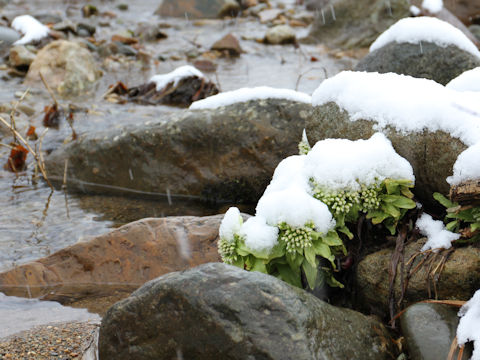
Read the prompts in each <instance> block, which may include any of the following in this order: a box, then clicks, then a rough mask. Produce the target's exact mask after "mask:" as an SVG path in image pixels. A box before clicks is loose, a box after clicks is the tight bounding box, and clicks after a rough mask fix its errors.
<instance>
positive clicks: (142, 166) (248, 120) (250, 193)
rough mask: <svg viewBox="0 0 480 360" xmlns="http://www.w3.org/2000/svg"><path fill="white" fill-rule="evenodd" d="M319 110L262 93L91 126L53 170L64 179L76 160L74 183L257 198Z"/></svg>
mask: <svg viewBox="0 0 480 360" xmlns="http://www.w3.org/2000/svg"><path fill="white" fill-rule="evenodd" d="M311 111H312V106H311V105H310V104H304V103H297V102H292V101H287V100H258V101H250V102H247V103H237V104H234V105H231V106H226V107H222V108H218V109H213V110H190V111H185V112H182V113H177V114H172V115H171V117H170V118H169V119H158V120H156V121H150V122H147V123H140V124H138V125H135V126H130V127H126V128H123V129H119V130H108V131H102V132H97V133H88V134H85V135H83V136H80V137H79V139H78V140H76V141H73V142H71V143H70V144H67V145H65V146H62V147H61V148H59V149H57V150H56V151H54V152H53V153H52V154H50V155H49V156H48V157H47V158H46V159H45V161H46V166H47V171H48V174H49V176H50V178H51V179H58V180H60V181H61V179H63V172H64V165H65V159H68V186H69V188H70V189H73V188H74V187H75V186H77V188H81V189H85V190H86V191H100V192H102V193H104V192H108V191H110V192H118V193H121V191H122V190H121V189H120V188H119V187H121V188H128V189H133V190H141V191H145V192H155V193H168V192H170V194H172V195H175V194H182V195H191V196H201V197H203V198H206V199H208V200H233V201H243V202H255V201H257V200H258V198H259V197H260V196H261V194H262V193H263V191H264V190H265V187H266V185H267V184H268V183H269V182H270V179H271V177H272V174H273V171H274V169H275V167H276V166H277V164H278V163H279V162H280V161H281V160H282V159H283V158H285V157H286V156H289V155H292V154H295V153H298V148H297V144H298V142H299V140H300V139H301V134H302V129H303V128H304V126H305V120H306V119H307V118H308V117H309V116H310V113H311ZM92 183H94V184H97V185H106V186H104V187H102V186H100V187H98V186H91V184H92ZM112 185H113V187H112ZM115 187H117V188H115Z"/></svg>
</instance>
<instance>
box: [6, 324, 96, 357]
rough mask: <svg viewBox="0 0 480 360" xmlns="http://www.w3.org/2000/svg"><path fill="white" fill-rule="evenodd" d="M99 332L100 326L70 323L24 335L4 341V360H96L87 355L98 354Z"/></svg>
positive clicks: (32, 330)
mask: <svg viewBox="0 0 480 360" xmlns="http://www.w3.org/2000/svg"><path fill="white" fill-rule="evenodd" d="M98 328H99V324H98V323H96V322H70V323H61V324H52V325H42V326H38V327H35V328H33V329H30V330H27V331H22V332H20V333H17V334H15V335H11V336H9V337H7V338H3V339H0V360H7V359H12V360H13V359H15V360H23V359H25V360H27V359H29V360H30V359H35V360H43V359H48V360H51V359H55V360H60V359H61V360H70V359H79V360H80V359H83V360H87V359H91V360H94V359H96V356H93V357H92V355H90V357H88V355H87V353H90V354H91V353H92V352H93V354H95V350H96V342H97V338H98V336H97V335H98ZM92 350H93V351H92Z"/></svg>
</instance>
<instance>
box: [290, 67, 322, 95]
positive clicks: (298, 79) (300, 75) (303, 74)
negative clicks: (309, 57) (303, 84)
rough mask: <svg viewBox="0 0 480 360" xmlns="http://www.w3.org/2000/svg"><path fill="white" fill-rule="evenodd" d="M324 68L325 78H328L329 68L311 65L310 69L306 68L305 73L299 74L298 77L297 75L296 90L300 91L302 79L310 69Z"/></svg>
mask: <svg viewBox="0 0 480 360" xmlns="http://www.w3.org/2000/svg"><path fill="white" fill-rule="evenodd" d="M321 69H323V73H324V75H325V79H328V74H327V69H325V67H323V66H322V67H318V66H317V67H311V68H310V69H308V70H305V71H304V72H303V73H301V74H299V75H298V77H297V82H296V83H295V91H298V86H299V85H300V80H301V79H302V77H303V76H305V75H306V74H308V73H309V72H310V71H312V70H321Z"/></svg>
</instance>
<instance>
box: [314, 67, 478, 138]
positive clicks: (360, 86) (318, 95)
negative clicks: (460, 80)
mask: <svg viewBox="0 0 480 360" xmlns="http://www.w3.org/2000/svg"><path fill="white" fill-rule="evenodd" d="M328 102H335V103H336V104H337V105H338V106H339V107H340V108H342V109H343V110H345V111H347V112H348V113H349V115H350V120H351V121H356V120H360V119H365V120H371V121H374V122H376V126H375V129H377V130H382V129H385V128H386V127H387V126H391V127H394V128H395V129H396V130H397V131H399V132H402V133H405V134H408V133H409V132H422V131H423V130H425V129H427V130H429V131H432V132H435V131H438V130H441V131H444V132H447V133H449V134H450V135H451V136H453V137H455V138H458V139H460V140H461V141H462V142H464V143H465V144H466V145H468V146H470V145H474V144H475V143H477V142H478V141H480V94H476V93H461V92H457V91H454V90H452V89H449V88H446V87H444V86H442V85H440V84H438V83H436V82H435V81H432V80H427V79H418V78H413V77H411V76H405V75H398V74H393V73H387V74H378V73H366V72H352V71H344V72H341V73H339V74H337V75H336V76H334V77H331V78H329V79H326V80H324V81H323V82H322V83H321V84H320V86H319V87H318V88H317V89H316V90H315V92H314V93H313V95H312V103H313V105H314V106H319V105H323V104H326V103H328Z"/></svg>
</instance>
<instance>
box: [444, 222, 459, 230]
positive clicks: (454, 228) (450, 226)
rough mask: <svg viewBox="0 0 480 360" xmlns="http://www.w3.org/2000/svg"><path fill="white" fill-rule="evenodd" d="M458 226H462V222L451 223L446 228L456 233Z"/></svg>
mask: <svg viewBox="0 0 480 360" xmlns="http://www.w3.org/2000/svg"><path fill="white" fill-rule="evenodd" d="M458 225H460V222H459V221H458V220H453V221H450V222H449V223H448V224H447V225H445V228H446V229H447V230H448V231H455V230H456V228H457V226H458Z"/></svg>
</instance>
